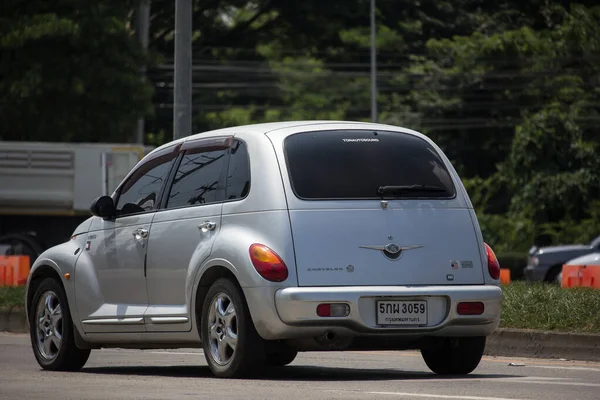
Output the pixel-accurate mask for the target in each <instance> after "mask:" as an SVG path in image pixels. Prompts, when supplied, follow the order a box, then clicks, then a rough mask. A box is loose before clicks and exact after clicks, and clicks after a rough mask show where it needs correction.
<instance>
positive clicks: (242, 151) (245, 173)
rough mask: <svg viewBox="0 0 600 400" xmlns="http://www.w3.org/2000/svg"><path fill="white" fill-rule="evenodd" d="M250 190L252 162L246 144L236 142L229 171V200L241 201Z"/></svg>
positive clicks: (230, 158)
mask: <svg viewBox="0 0 600 400" xmlns="http://www.w3.org/2000/svg"><path fill="white" fill-rule="evenodd" d="M249 190H250V162H249V159H248V151H247V149H246V144H245V143H243V142H240V141H235V142H234V143H233V146H232V147H231V156H230V157H229V168H228V170H227V199H228V200H234V199H241V198H244V197H246V196H247V195H248V191H249Z"/></svg>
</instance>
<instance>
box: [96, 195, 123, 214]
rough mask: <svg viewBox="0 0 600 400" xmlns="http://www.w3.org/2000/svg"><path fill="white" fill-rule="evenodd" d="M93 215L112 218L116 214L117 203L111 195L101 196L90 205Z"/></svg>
mask: <svg viewBox="0 0 600 400" xmlns="http://www.w3.org/2000/svg"><path fill="white" fill-rule="evenodd" d="M90 211H91V212H92V215H94V216H96V217H101V218H104V219H108V218H112V217H114V216H115V215H116V213H117V212H116V211H117V210H116V209H115V203H114V202H113V199H112V197H110V196H100V197H98V198H97V199H96V200H94V201H93V202H92V205H91V207H90Z"/></svg>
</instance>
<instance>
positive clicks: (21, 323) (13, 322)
mask: <svg viewBox="0 0 600 400" xmlns="http://www.w3.org/2000/svg"><path fill="white" fill-rule="evenodd" d="M0 332H11V333H27V332H29V331H28V327H27V319H26V318H25V312H24V311H23V310H22V309H9V310H6V309H5V310H0ZM485 354H486V355H489V356H504V357H532V358H566V359H568V360H582V361H600V334H591V333H557V332H544V331H535V330H524V329H505V328H499V329H496V331H495V332H494V333H493V334H492V335H490V336H489V337H488V340H487V346H486V349H485Z"/></svg>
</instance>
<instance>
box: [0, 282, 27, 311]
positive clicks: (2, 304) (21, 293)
mask: <svg viewBox="0 0 600 400" xmlns="http://www.w3.org/2000/svg"><path fill="white" fill-rule="evenodd" d="M16 307H22V308H25V286H0V308H16Z"/></svg>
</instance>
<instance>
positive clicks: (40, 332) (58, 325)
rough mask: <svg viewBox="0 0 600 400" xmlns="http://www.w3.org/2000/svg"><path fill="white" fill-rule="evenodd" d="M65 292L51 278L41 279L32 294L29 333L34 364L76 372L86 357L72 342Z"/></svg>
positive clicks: (73, 334)
mask: <svg viewBox="0 0 600 400" xmlns="http://www.w3.org/2000/svg"><path fill="white" fill-rule="evenodd" d="M74 330H75V327H74V326H73V321H72V320H71V313H70V311H69V304H68V303H67V296H66V295H65V292H64V290H63V288H62V286H61V285H60V283H58V282H57V281H56V280H55V279H52V278H46V279H44V280H43V281H42V282H41V283H40V285H39V286H38V288H37V290H36V291H35V293H34V295H33V301H32V302H31V309H30V310H29V336H30V338H31V345H32V347H33V354H34V356H35V358H36V360H37V362H38V364H39V365H40V366H41V367H42V368H43V369H47V370H52V371H77V370H79V369H81V368H82V367H83V366H84V365H85V363H86V362H87V360H88V358H89V356H90V350H83V349H80V348H78V347H77V346H76V344H75V331H74Z"/></svg>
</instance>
